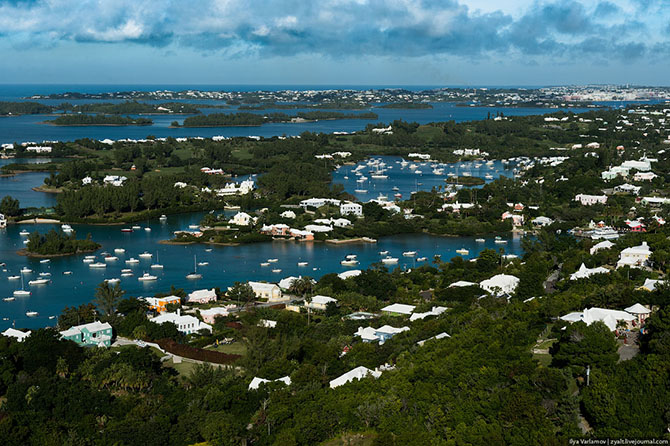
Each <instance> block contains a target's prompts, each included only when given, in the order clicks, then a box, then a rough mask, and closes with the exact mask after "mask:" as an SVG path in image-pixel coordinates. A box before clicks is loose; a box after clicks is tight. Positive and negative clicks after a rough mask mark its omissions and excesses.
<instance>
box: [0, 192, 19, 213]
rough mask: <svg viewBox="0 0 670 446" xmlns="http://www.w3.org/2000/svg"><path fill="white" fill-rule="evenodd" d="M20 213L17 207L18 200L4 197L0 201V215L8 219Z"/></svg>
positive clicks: (7, 196)
mask: <svg viewBox="0 0 670 446" xmlns="http://www.w3.org/2000/svg"><path fill="white" fill-rule="evenodd" d="M19 212H21V208H20V207H19V200H17V199H15V198H12V197H10V196H9V195H5V196H4V197H3V198H2V201H0V214H5V215H8V216H10V217H16V216H17V215H19Z"/></svg>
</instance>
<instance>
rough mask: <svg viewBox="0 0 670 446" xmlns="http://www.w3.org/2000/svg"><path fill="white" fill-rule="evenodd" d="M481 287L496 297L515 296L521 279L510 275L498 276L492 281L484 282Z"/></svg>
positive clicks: (491, 279)
mask: <svg viewBox="0 0 670 446" xmlns="http://www.w3.org/2000/svg"><path fill="white" fill-rule="evenodd" d="M479 286H480V288H482V289H483V290H486V291H487V292H488V293H490V294H493V295H496V296H501V295H503V294H514V291H515V290H516V287H517V286H519V278H518V277H515V276H511V275H508V274H498V275H496V276H493V277H491V278H490V279H486V280H482V281H481V283H480V284H479Z"/></svg>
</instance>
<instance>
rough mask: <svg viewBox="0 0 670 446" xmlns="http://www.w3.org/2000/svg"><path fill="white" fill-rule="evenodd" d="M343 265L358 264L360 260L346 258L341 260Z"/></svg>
mask: <svg viewBox="0 0 670 446" xmlns="http://www.w3.org/2000/svg"><path fill="white" fill-rule="evenodd" d="M340 265H342V266H356V265H358V260H356V259H344V260H342V261H341V262H340Z"/></svg>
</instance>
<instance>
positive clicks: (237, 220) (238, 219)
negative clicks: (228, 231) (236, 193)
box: [228, 212, 253, 226]
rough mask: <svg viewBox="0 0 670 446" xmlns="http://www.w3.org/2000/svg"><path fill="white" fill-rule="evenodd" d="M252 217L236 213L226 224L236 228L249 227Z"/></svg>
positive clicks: (244, 213)
mask: <svg viewBox="0 0 670 446" xmlns="http://www.w3.org/2000/svg"><path fill="white" fill-rule="evenodd" d="M252 220H253V219H252V217H251V215H249V214H247V213H246V212H238V213H237V214H235V216H233V218H231V219H230V220H228V223H230V224H232V225H237V226H249V225H250V224H251V222H252Z"/></svg>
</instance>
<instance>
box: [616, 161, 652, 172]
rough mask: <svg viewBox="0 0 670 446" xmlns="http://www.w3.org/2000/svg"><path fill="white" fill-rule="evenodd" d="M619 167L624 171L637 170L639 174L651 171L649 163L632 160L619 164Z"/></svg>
mask: <svg viewBox="0 0 670 446" xmlns="http://www.w3.org/2000/svg"><path fill="white" fill-rule="evenodd" d="M621 167H623V168H625V169H635V170H639V171H641V172H648V171H650V170H651V161H648V160H644V161H633V160H628V161H624V162H623V163H621Z"/></svg>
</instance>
